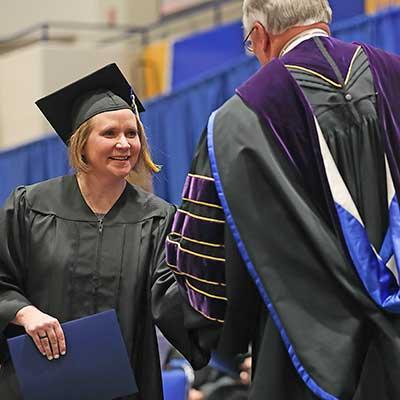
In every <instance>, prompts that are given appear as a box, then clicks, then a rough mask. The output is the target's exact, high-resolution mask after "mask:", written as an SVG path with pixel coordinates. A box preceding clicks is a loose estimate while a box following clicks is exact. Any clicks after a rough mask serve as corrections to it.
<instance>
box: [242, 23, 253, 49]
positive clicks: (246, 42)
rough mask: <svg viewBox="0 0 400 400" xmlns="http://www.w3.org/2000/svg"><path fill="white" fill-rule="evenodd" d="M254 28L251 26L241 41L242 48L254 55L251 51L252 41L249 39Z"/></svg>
mask: <svg viewBox="0 0 400 400" xmlns="http://www.w3.org/2000/svg"><path fill="white" fill-rule="evenodd" d="M254 29H255V26H253V27H252V28H251V29H250V31H249V33H248V34H247V35H246V37H245V38H244V40H243V46H244V48H245V49H246V50H247V51H248V52H249V53H254V49H253V41H252V40H251V39H250V35H251V34H252V32H253V31H254Z"/></svg>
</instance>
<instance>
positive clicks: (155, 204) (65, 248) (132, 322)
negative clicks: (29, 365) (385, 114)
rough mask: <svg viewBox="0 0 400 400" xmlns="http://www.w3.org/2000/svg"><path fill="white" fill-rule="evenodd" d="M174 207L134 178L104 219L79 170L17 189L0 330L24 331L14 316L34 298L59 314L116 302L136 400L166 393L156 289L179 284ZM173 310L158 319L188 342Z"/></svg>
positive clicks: (4, 256)
mask: <svg viewBox="0 0 400 400" xmlns="http://www.w3.org/2000/svg"><path fill="white" fill-rule="evenodd" d="M174 211H175V208H174V207H173V206H171V205H169V204H168V203H166V202H164V201H163V200H161V199H159V198H157V197H156V196H154V195H152V194H149V193H147V192H144V191H143V190H141V189H139V188H137V187H134V186H131V185H127V186H126V189H125V191H124V192H123V194H122V195H121V197H120V198H119V199H118V201H117V202H116V204H115V205H114V206H113V207H112V209H111V210H110V212H109V213H108V214H107V215H106V216H105V217H104V219H103V220H102V222H99V221H98V219H97V217H96V215H95V214H94V213H93V212H92V211H91V210H90V209H89V208H88V206H87V205H86V203H85V201H84V200H83V197H82V195H81V193H80V191H79V188H78V184H77V181H76V178H75V176H68V177H62V178H56V179H53V180H50V181H47V182H43V183H39V184H36V185H32V186H27V187H20V188H18V189H17V190H16V191H15V193H14V194H13V195H12V196H11V197H10V198H9V200H8V201H7V203H6V205H5V207H4V210H2V211H1V213H0V237H1V238H2V240H1V242H0V293H1V297H0V330H1V331H3V330H4V333H5V336H6V337H11V336H15V335H17V334H23V333H24V330H23V328H21V327H17V326H16V325H9V322H10V320H11V319H12V318H14V315H15V313H16V312H17V311H18V310H19V309H20V308H22V307H24V306H26V305H29V304H33V305H35V306H36V307H37V308H39V309H40V310H41V311H43V312H45V313H47V314H49V315H51V316H54V317H55V318H57V319H59V321H60V322H64V321H68V320H71V319H75V318H80V317H82V316H86V315H90V314H94V313H97V312H101V311H104V310H108V309H111V308H114V309H115V310H116V312H117V315H118V320H119V323H120V327H121V330H122V335H123V338H124V340H125V344H126V347H127V351H128V355H129V359H130V360H131V364H132V367H133V370H134V373H135V377H136V381H137V384H138V387H139V392H140V394H138V395H133V396H130V397H127V399H128V398H129V399H161V398H162V397H161V378H160V367H159V358H158V349H157V342H156V336H155V331H154V323H153V319H152V310H151V308H152V290H153V296H157V295H158V294H157V293H158V292H160V291H166V290H167V289H169V290H171V289H172V288H171V286H172V285H171V282H170V281H171V279H170V278H172V277H171V273H170V271H169V270H168V269H166V267H165V266H163V265H164V264H163V263H164V248H163V247H164V238H165V236H166V234H167V232H168V230H169V227H170V222H171V219H172V216H173V214H174ZM166 300H167V298H164V301H166ZM161 301H162V298H161V297H160V298H159V302H161ZM154 306H156V307H158V308H160V307H163V306H162V305H160V304H158V303H157V304H154ZM175 306H176V304H175ZM165 307H167V306H165ZM170 307H171V308H173V307H172V306H170ZM173 311H175V314H173V313H172V314H170V313H168V315H164V320H161V319H159V325H160V328H161V329H163V328H164V325H168V326H167V327H166V329H165V330H166V331H167V334H168V337H169V338H170V340H171V341H172V342H175V344H176V345H177V346H178V347H181V346H183V349H184V351H185V344H184V343H183V341H182V342H181V343H179V340H177V339H176V338H183V337H184V335H185V334H184V333H183V332H182V331H178V330H177V331H175V333H176V337H175V338H174V337H173V336H172V337H171V335H173V329H174V328H177V327H178V326H179V317H180V314H179V313H180V311H179V309H176V307H175V310H171V312H173ZM159 313H161V311H159ZM171 322H172V323H173V326H172V327H171V326H170V324H171ZM165 330H164V331H165ZM182 334H183V335H182ZM67 346H68V343H67ZM186 350H187V349H186ZM2 356H3V361H4V359H5V358H7V356H6V354H4V353H2ZM187 356H188V357H189V359H190V355H189V354H187ZM54 362H56V361H54ZM193 362H194V364H196V360H193ZM201 362H202V363H204V362H205V361H201ZM9 363H10V361H6V364H5V366H4V368H5V369H7V370H8V369H9V368H10V367H9V365H8V364H9ZM2 369H3V368H2ZM14 379H15V378H14ZM5 384H7V382H2V379H0V386H2V385H5ZM2 398H3V397H2ZM16 398H17V397H16ZM7 399H9V400H11V399H12V398H11V397H7Z"/></svg>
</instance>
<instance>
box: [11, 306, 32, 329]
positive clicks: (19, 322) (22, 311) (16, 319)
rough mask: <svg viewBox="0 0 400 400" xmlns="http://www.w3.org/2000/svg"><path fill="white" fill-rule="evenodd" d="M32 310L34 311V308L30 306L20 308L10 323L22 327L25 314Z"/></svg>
mask: <svg viewBox="0 0 400 400" xmlns="http://www.w3.org/2000/svg"><path fill="white" fill-rule="evenodd" d="M33 310H36V307H35V306H32V305H28V306H25V307H22V308H21V309H19V310H18V311H17V313H16V314H15V317H14V319H13V320H12V321H11V323H13V324H15V325H19V326H24V324H25V317H26V314H27V313H29V312H30V311H33Z"/></svg>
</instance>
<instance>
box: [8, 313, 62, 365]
mask: <svg viewBox="0 0 400 400" xmlns="http://www.w3.org/2000/svg"><path fill="white" fill-rule="evenodd" d="M12 323H14V324H16V325H20V326H23V327H24V328H25V331H26V333H27V334H28V335H29V336H30V337H31V338H32V340H33V341H34V342H35V345H36V347H37V348H38V349H39V351H40V352H41V353H42V354H43V355H44V356H46V357H47V358H48V360H50V361H51V360H53V359H58V358H60V354H61V355H65V353H66V350H67V349H66V345H65V337H64V332H63V330H62V328H61V325H60V323H59V322H58V320H57V319H56V318H54V317H51V316H50V315H48V314H45V313H43V312H41V311H40V310H38V309H37V308H36V307H34V306H26V307H23V308H21V309H20V310H19V311H18V312H17V314H16V315H15V318H14V320H13V321H12Z"/></svg>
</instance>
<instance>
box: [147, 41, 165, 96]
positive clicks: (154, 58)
mask: <svg viewBox="0 0 400 400" xmlns="http://www.w3.org/2000/svg"><path fill="white" fill-rule="evenodd" d="M142 67H143V71H144V74H143V75H144V98H149V97H154V96H158V95H161V94H163V93H165V92H166V91H168V90H169V89H170V86H171V84H170V81H171V79H170V76H171V43H170V42H169V41H166V40H165V41H160V42H156V43H152V44H150V45H149V46H147V47H146V48H145V50H144V52H143V58H142Z"/></svg>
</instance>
